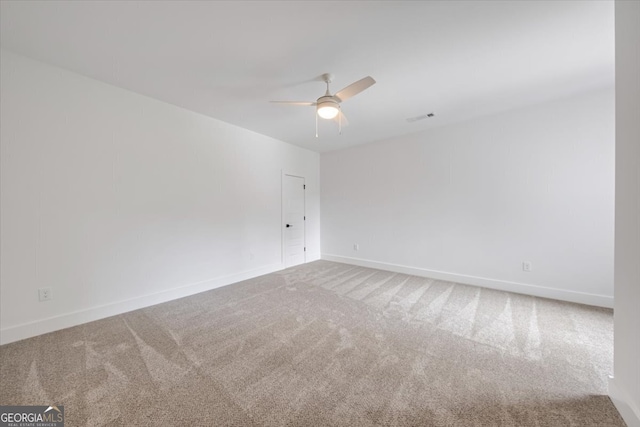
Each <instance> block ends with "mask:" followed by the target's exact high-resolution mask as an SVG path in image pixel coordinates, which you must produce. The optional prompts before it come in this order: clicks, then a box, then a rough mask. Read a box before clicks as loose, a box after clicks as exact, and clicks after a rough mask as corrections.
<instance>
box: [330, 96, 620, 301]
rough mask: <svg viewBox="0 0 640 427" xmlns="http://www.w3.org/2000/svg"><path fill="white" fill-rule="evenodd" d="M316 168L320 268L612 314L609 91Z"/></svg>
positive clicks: (355, 153)
mask: <svg viewBox="0 0 640 427" xmlns="http://www.w3.org/2000/svg"><path fill="white" fill-rule="evenodd" d="M436 113H437V112H436ZM408 126H410V125H409V124H408ZM320 165H321V168H320V169H321V188H322V193H321V206H322V213H321V217H322V253H323V258H326V259H333V260H341V261H345V262H351V263H357V264H361V265H368V266H373V267H381V268H387V269H392V270H396V271H402V272H408V273H414V274H422V275H425V276H429V277H434V278H442V279H448V280H455V281H458V282H462V283H470V284H476V285H481V286H487V287H493V288H498V289H508V290H513V291H516V292H524V293H529V294H533V295H540V296H546V297H552V298H559V299H566V300H571V301H578V302H584V303H589V304H595V305H603V306H612V304H613V299H612V296H613V219H614V90H613V88H607V89H601V90H598V91H595V92H590V93H588V94H583V95H581V96H578V97H573V98H570V99H563V100H559V101H555V102H551V103H546V104H543V105H537V106H533V107H529V108H526V109H520V110H513V111H511V112H508V113H503V114H499V115H494V116H489V117H484V118H482V119H478V120H474V121H470V122H466V123H462V124H456V125H451V126H448V127H443V128H437V129H432V130H430V131H427V132H423V133H419V134H414V135H410V136H406V137H402V138H397V139H393V140H387V141H383V142H379V143H375V144H371V145H366V146H360V147H355V148H353V149H347V150H342V151H334V152H329V153H325V154H322V155H321V160H320ZM354 244H359V245H360V250H359V251H357V252H356V251H354V250H353V245H354ZM523 261H530V262H532V265H533V271H532V272H529V273H525V272H523V270H522V262H523Z"/></svg>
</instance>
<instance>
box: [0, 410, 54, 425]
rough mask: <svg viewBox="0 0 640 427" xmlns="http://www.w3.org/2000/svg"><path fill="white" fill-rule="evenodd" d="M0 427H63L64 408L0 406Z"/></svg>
mask: <svg viewBox="0 0 640 427" xmlns="http://www.w3.org/2000/svg"><path fill="white" fill-rule="evenodd" d="M0 427H64V406H61V405H58V406H54V405H50V406H0Z"/></svg>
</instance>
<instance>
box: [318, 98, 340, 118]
mask: <svg viewBox="0 0 640 427" xmlns="http://www.w3.org/2000/svg"><path fill="white" fill-rule="evenodd" d="M339 112H340V107H338V103H337V102H335V101H334V100H326V101H319V102H318V115H319V116H320V117H322V118H323V119H327V120H330V119H333V118H334V117H335V116H337V115H338V113H339Z"/></svg>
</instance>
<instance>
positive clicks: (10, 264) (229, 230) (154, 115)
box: [0, 50, 320, 342]
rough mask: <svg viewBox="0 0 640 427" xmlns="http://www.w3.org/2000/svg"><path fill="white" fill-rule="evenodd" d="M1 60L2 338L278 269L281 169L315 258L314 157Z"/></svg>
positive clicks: (60, 74) (22, 61) (25, 63)
mask: <svg viewBox="0 0 640 427" xmlns="http://www.w3.org/2000/svg"><path fill="white" fill-rule="evenodd" d="M1 55H2V56H1V61H0V62H1V64H2V69H1V78H2V80H1V92H2V97H1V98H2V101H1V102H2V104H1V106H0V107H1V116H0V120H1V132H2V133H1V174H2V175H1V185H2V187H1V197H2V198H1V223H0V226H1V233H2V239H1V248H0V249H1V259H0V260H1V264H2V265H1V266H2V269H1V280H0V300H1V302H0V304H1V306H0V308H1V310H0V311H1V317H0V327H1V330H0V339H1V341H2V342H10V341H13V340H16V339H20V338H24V337H27V336H33V335H37V334H39V333H43V332H47V331H51V330H55V329H59V328H61V327H66V326H70V325H73V324H77V323H81V322H85V321H89V320H93V319H96V318H100V317H104V316H108V315H113V314H116V313H119V312H123V311H127V310H131V309H135V308H139V307H142V306H146V305H150V304H154V303H158V302H161V301H166V300H170V299H173V298H178V297H182V296H185V295H189V294H192V293H196V292H200V291H203V290H206V289H210V288H212V287H216V286H220V285H224V284H228V283H232V282H234V281H237V280H241V279H245V278H248V277H252V276H256V275H259V274H264V273H266V272H270V271H274V270H277V269H279V268H281V170H285V171H288V172H293V173H297V174H302V175H304V176H305V177H306V183H307V194H306V195H307V218H308V221H307V248H308V252H307V253H308V259H313V258H319V256H320V237H319V233H320V225H319V224H320V223H319V187H318V184H319V155H318V154H317V153H314V152H311V151H308V150H304V149H301V148H298V147H295V146H292V145H290V144H286V143H283V142H281V141H277V140H274V139H272V138H269V137H265V136H262V135H259V134H256V133H253V132H250V131H247V130H245V129H242V128H239V127H236V126H232V125H230V124H227V123H224V122H221V121H219V120H215V119H212V118H209V117H206V116H203V115H199V114H196V113H193V112H190V111H187V110H184V109H182V108H178V107H176V106H173V105H169V104H165V103H162V102H159V101H156V100H153V99H150V98H147V97H144V96H141V95H138V94H135V93H132V92H129V91H126V90H122V89H119V88H116V87H113V86H109V85H106V84H103V83H100V82H97V81H95V80H91V79H88V78H85V77H82V76H80V75H77V74H74V73H71V72H68V71H65V70H62V69H59V68H54V67H51V66H48V65H45V64H42V63H39V62H36V61H32V60H30V59H27V58H24V57H21V56H18V55H15V54H13V53H12V52H9V51H6V50H3V51H2V53H1ZM41 287H51V288H52V293H53V300H51V301H47V302H38V293H37V289H38V288H41Z"/></svg>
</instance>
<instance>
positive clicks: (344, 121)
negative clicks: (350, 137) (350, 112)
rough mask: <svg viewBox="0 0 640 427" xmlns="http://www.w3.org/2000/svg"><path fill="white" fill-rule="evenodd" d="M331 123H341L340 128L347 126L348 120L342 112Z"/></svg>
mask: <svg viewBox="0 0 640 427" xmlns="http://www.w3.org/2000/svg"><path fill="white" fill-rule="evenodd" d="M333 121H334V122H336V123H342V124H341V126H342V127H347V126H349V120H347V116H345V115H344V113H343V112H342V111H340V112H339V113H338V115H337V116H335V117H334V118H333Z"/></svg>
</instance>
